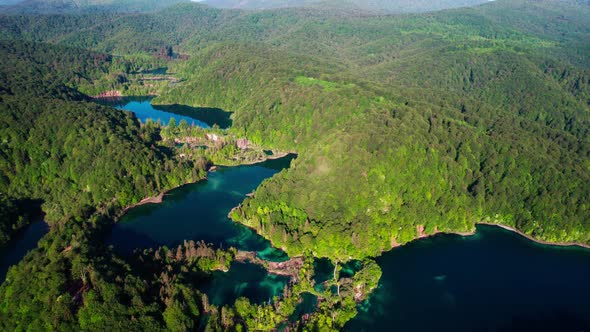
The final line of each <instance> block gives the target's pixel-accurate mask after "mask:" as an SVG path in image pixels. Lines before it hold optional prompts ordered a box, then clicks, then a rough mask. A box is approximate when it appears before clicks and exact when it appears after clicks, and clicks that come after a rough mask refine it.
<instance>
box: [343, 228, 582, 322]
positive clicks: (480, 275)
mask: <svg viewBox="0 0 590 332" xmlns="http://www.w3.org/2000/svg"><path fill="white" fill-rule="evenodd" d="M377 262H378V263H379V265H380V266H381V268H382V270H383V276H382V278H381V281H380V286H379V288H378V289H377V290H376V291H375V292H374V293H373V295H372V296H371V298H370V300H369V301H368V302H367V303H364V304H363V305H361V307H360V309H361V310H359V314H358V316H357V317H356V318H355V319H354V320H353V321H351V322H349V323H348V324H347V325H346V330H347V331H388V330H398V331H455V332H460V331H466V332H467V331H470V332H471V331H564V332H565V331H590V282H589V281H590V250H587V249H583V248H579V247H557V246H547V245H542V244H538V243H535V242H532V241H530V240H528V239H526V238H523V237H521V236H519V235H517V234H515V233H512V232H510V231H507V230H504V229H502V228H499V227H494V226H485V225H482V226H478V227H477V233H476V235H474V236H470V237H461V236H458V235H438V236H435V237H432V238H428V239H423V240H419V241H415V242H413V243H410V244H408V245H406V246H403V247H400V248H396V249H394V250H392V251H390V252H388V253H385V254H384V255H383V256H382V257H380V258H378V259H377Z"/></svg>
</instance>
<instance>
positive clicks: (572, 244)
mask: <svg viewBox="0 0 590 332" xmlns="http://www.w3.org/2000/svg"><path fill="white" fill-rule="evenodd" d="M475 225H476V226H477V225H486V226H495V227H500V228H503V229H505V230H507V231H510V232H513V233H516V234H518V235H520V236H522V237H524V238H526V239H528V240H530V241H533V242H535V243H538V244H543V245H548V246H556V247H579V248H584V249H590V244H585V243H580V242H550V241H545V240H539V239H536V238H534V237H532V236H530V235H528V234H525V233H524V232H522V231H519V230H518V229H516V228H512V227H510V226H506V225H502V224H494V223H488V222H478V223H476V224H475Z"/></svg>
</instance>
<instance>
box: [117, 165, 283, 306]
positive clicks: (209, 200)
mask: <svg viewBox="0 0 590 332" xmlns="http://www.w3.org/2000/svg"><path fill="white" fill-rule="evenodd" d="M293 158H294V156H293V155H290V156H287V157H284V158H281V159H277V160H269V161H266V162H263V163H260V164H256V165H248V166H237V167H220V168H219V169H218V170H217V171H216V172H212V173H209V175H208V179H207V180H206V181H202V182H199V183H196V184H190V185H186V186H183V187H181V188H178V189H175V190H173V191H171V192H169V193H168V194H167V195H166V196H165V198H164V201H163V202H162V203H161V204H147V205H141V206H138V207H135V208H133V209H131V210H129V211H128V213H127V214H126V215H125V216H123V218H121V220H120V221H119V222H118V223H117V224H115V225H114V226H113V229H112V232H111V234H110V236H109V237H108V239H107V244H110V245H113V247H114V249H115V250H116V251H117V252H119V253H121V254H124V255H126V254H130V253H132V252H133V250H135V249H136V248H140V249H141V248H157V247H159V246H164V245H165V246H168V247H175V246H178V245H179V244H181V243H182V242H183V241H184V240H195V241H200V240H204V241H205V242H206V243H210V244H213V245H214V246H215V247H222V248H229V247H235V248H237V249H240V250H245V251H256V252H257V253H258V255H259V256H260V257H262V258H263V259H266V260H274V261H283V260H286V259H288V257H287V255H286V254H285V253H284V252H282V251H281V250H279V249H276V248H273V247H272V246H271V244H270V242H268V241H267V240H266V239H264V238H263V237H261V236H260V235H258V234H257V233H256V232H254V231H252V230H251V229H249V228H247V227H245V226H243V225H242V224H239V223H235V222H233V221H231V220H230V219H229V218H228V217H227V215H228V213H229V212H230V211H231V209H232V208H234V207H236V206H238V205H239V204H240V203H242V202H243V201H244V199H245V198H246V195H247V194H248V193H251V192H252V191H254V190H255V189H256V188H257V187H258V186H259V185H260V183H262V181H264V180H265V179H267V178H269V177H271V176H273V175H274V174H276V173H278V172H280V171H281V170H282V169H284V168H287V167H289V165H290V163H291V160H292V159H293ZM287 282H288V278H286V277H279V276H274V275H269V274H268V273H267V272H266V270H264V269H263V268H262V267H260V266H258V265H255V264H249V263H238V262H236V263H234V264H233V265H232V267H231V269H230V271H229V272H226V273H223V272H214V273H213V275H212V278H211V280H210V281H209V283H206V284H203V285H200V287H201V290H202V291H204V292H205V293H206V294H207V295H208V296H209V299H210V302H211V303H212V304H215V305H223V304H232V303H233V302H235V300H236V299H237V298H238V297H240V296H246V297H248V298H249V299H250V300H251V301H253V302H256V303H262V302H266V301H268V300H270V299H271V298H272V297H273V296H276V295H280V294H281V292H282V290H283V288H284V287H285V285H286V284H287Z"/></svg>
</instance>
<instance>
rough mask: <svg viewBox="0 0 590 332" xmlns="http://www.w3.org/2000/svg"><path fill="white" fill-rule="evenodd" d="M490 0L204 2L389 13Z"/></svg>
mask: <svg viewBox="0 0 590 332" xmlns="http://www.w3.org/2000/svg"><path fill="white" fill-rule="evenodd" d="M486 2H489V0H338V1H336V0H205V1H203V3H205V4H207V5H209V6H212V7H218V8H240V9H271V8H283V7H326V8H340V9H359V10H364V11H380V12H383V11H385V12H389V13H409V12H426V11H436V10H442V9H448V8H457V7H467V6H474V5H479V4H482V3H486Z"/></svg>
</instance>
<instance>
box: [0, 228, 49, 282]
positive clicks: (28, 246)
mask: <svg viewBox="0 0 590 332" xmlns="http://www.w3.org/2000/svg"><path fill="white" fill-rule="evenodd" d="M48 231H49V226H47V224H46V223H44V222H42V221H38V222H34V223H32V224H30V225H29V226H27V227H25V228H24V229H23V230H21V231H20V232H19V233H18V234H16V235H15V236H14V238H13V239H12V240H11V241H10V243H8V245H7V246H6V247H4V248H2V249H0V283H1V282H3V281H4V279H5V278H6V273H7V272H8V269H9V268H10V267H11V266H12V265H15V264H17V263H18V262H20V261H21V259H23V257H25V256H26V254H27V253H28V252H29V251H30V250H33V249H35V248H36V247H37V242H39V240H41V238H42V237H43V235H45V234H47V232H48Z"/></svg>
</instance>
